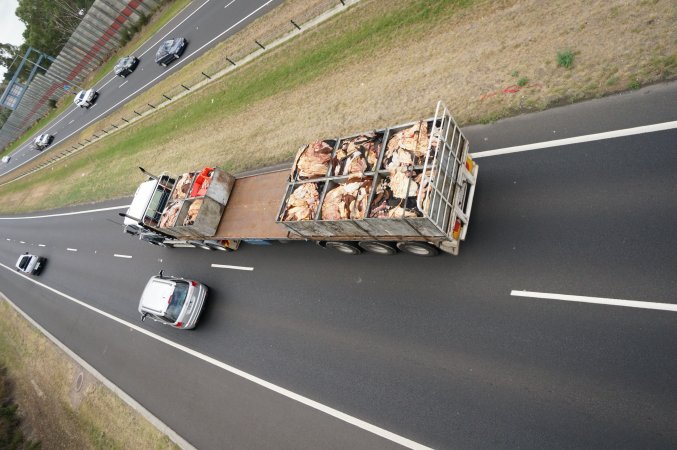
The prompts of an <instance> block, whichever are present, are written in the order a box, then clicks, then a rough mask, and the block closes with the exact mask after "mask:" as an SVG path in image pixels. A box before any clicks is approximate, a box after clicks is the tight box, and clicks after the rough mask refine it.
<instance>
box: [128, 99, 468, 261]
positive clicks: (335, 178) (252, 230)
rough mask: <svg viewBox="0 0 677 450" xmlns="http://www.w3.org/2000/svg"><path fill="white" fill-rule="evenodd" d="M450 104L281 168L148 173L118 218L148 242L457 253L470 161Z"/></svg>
mask: <svg viewBox="0 0 677 450" xmlns="http://www.w3.org/2000/svg"><path fill="white" fill-rule="evenodd" d="M468 150H469V143H468V140H467V139H466V137H465V136H464V134H463V133H462V131H461V129H460V128H459V127H458V125H457V124H456V122H455V121H454V119H453V117H452V116H451V114H450V113H449V110H448V109H447V108H446V106H444V104H443V103H442V102H438V104H437V107H436V110H435V115H434V117H432V118H430V119H427V120H420V121H417V122H410V123H405V124H401V125H396V126H392V127H388V128H383V129H378V130H373V131H369V132H365V133H360V134H356V135H351V136H346V137H341V138H336V139H324V140H320V141H316V142H313V143H311V144H308V145H305V146H303V147H301V148H300V149H299V151H298V153H297V155H296V158H295V159H294V162H293V164H292V167H291V172H290V171H289V170H288V169H284V170H273V171H269V172H265V173H260V174H256V175H249V176H240V177H236V176H233V175H231V174H229V173H227V172H226V171H224V170H223V169H221V168H219V167H204V168H202V169H201V170H198V171H193V172H186V173H183V174H180V175H178V176H174V175H170V174H168V173H162V174H160V175H158V176H155V175H152V174H150V173H148V172H146V171H145V170H144V169H142V168H141V170H142V172H144V173H145V174H146V175H148V176H149V178H148V180H147V181H145V182H143V183H141V185H140V186H139V187H138V189H137V190H136V192H135V194H134V197H133V200H132V203H131V205H130V207H129V208H128V210H127V212H126V213H121V214H120V215H122V216H124V217H125V219H124V230H125V232H126V233H129V234H132V235H135V236H138V238H139V239H141V240H143V241H146V242H148V243H150V244H153V245H158V246H164V247H172V248H178V247H199V248H203V249H206V250H221V251H233V250H237V248H238V247H239V245H240V243H242V242H245V243H252V244H267V243H271V242H274V241H282V242H285V241H299V240H303V241H311V242H315V243H317V244H318V245H320V246H322V247H325V248H332V249H335V250H338V251H340V252H342V253H345V254H359V253H361V252H362V251H367V252H371V253H377V254H395V253H397V252H398V250H399V251H401V252H405V253H410V254H414V255H420V256H432V255H436V254H437V253H438V251H439V250H441V251H443V252H446V253H450V254H453V255H457V254H458V252H459V246H460V242H461V241H463V240H465V238H466V234H467V232H468V225H469V220H470V213H471V210H472V203H473V198H474V194H475V187H476V183H477V173H478V170H479V167H478V165H477V164H475V163H474V161H473V160H472V158H471V157H470V155H469V153H468Z"/></svg>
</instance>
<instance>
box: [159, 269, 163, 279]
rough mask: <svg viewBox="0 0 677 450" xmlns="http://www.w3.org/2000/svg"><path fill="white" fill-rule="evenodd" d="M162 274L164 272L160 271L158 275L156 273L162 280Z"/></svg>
mask: <svg viewBox="0 0 677 450" xmlns="http://www.w3.org/2000/svg"><path fill="white" fill-rule="evenodd" d="M162 272H164V270H162V269H161V270H160V273H158V276H159V277H160V278H162Z"/></svg>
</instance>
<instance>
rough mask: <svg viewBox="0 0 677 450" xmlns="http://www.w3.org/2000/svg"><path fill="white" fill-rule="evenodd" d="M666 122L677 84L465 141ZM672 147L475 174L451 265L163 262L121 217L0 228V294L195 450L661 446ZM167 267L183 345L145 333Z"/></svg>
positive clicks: (603, 145) (673, 242)
mask: <svg viewBox="0 0 677 450" xmlns="http://www.w3.org/2000/svg"><path fill="white" fill-rule="evenodd" d="M675 104H677V83H672V84H669V85H657V86H652V87H648V88H645V89H643V90H641V91H638V92H634V93H631V94H626V95H622V96H615V97H610V98H607V99H601V100H595V101H593V102H587V103H581V104H577V105H571V106H567V107H562V108H556V109H553V110H550V111H546V112H543V113H537V114H530V115H525V116H520V117H518V118H515V119H510V120H506V121H501V122H499V123H497V124H493V125H486V126H477V127H469V128H467V129H466V130H464V132H465V133H466V134H467V136H468V138H469V140H470V142H471V145H472V149H473V150H472V151H473V152H475V153H476V154H478V155H479V154H481V152H483V151H487V150H492V149H497V148H501V147H510V146H516V145H523V144H530V143H535V142H544V141H549V140H552V139H560V138H568V137H577V136H581V135H587V134H591V133H600V132H604V131H611V130H618V129H622V128H629V127H637V126H643V125H651V124H658V123H665V122H671V121H675V120H677V117H676V116H677V114H676V111H675V109H674V105H675ZM412 119H415V118H412ZM384 125H385V124H384ZM355 131H359V130H355ZM675 142H677V131H676V130H675V129H674V126H673V127H672V129H667V130H665V131H656V132H650V133H641V134H635V135H632V136H625V137H615V138H608V139H602V140H596V141H592V142H584V140H582V142H576V143H572V144H569V145H564V146H556V147H552V148H542V149H535V150H531V151H524V152H517V153H508V154H503V155H499V156H485V157H482V158H479V159H478V160H477V162H478V163H479V164H480V174H479V179H478V188H477V193H476V198H475V205H474V207H473V214H472V218H471V221H470V230H469V233H468V241H467V242H465V243H464V244H463V245H462V246H461V252H460V255H459V256H458V257H453V256H449V255H444V256H438V257H434V258H416V257H413V256H410V255H404V254H399V255H396V256H392V257H384V256H377V255H371V254H364V255H361V256H359V257H351V256H346V255H341V254H338V253H332V252H330V251H325V250H323V249H321V248H319V247H316V246H314V245H312V244H310V243H303V242H299V243H291V244H276V245H272V246H267V247H259V246H251V245H249V246H247V245H243V246H242V247H241V248H240V250H238V251H237V252H235V253H229V254H224V253H220V252H206V251H204V250H200V249H165V248H157V247H153V246H150V245H147V244H143V243H140V242H139V241H138V240H135V239H134V238H132V237H130V236H128V235H125V234H124V233H123V232H122V227H121V224H120V223H121V218H120V217H119V216H118V215H117V212H118V211H120V209H110V210H106V211H100V212H94V213H88V214H81V215H64V216H55V217H49V218H41V219H17V218H12V219H9V218H2V219H1V220H0V264H1V266H0V291H2V292H3V293H4V294H5V295H7V296H8V297H9V298H10V299H11V300H12V301H13V302H15V303H16V304H17V305H18V306H19V307H20V308H21V309H22V310H24V311H25V312H26V313H28V314H29V315H30V316H31V317H32V318H34V319H35V320H36V321H37V322H38V323H40V324H41V325H42V326H43V327H45V328H46V329H47V330H48V331H49V332H51V333H52V334H53V335H55V336H56V337H57V338H58V339H59V340H61V341H62V342H63V343H64V344H65V345H67V346H68V347H69V348H71V349H72V350H73V351H74V352H75V353H77V354H78V355H80V356H81V357H83V358H84V359H85V360H86V361H88V362H89V363H90V364H91V365H93V366H94V367H95V368H96V369H97V370H98V371H99V372H101V373H102V374H104V375H105V376H106V377H108V378H109V379H110V380H111V381H113V382H114V383H115V384H117V385H118V386H119V387H120V388H122V389H123V390H124V391H126V392H127V393H128V394H130V395H131V396H132V397H133V398H135V399H136V400H137V401H139V402H140V403H141V404H143V405H144V406H145V407H146V408H147V409H148V410H150V411H151V412H152V413H153V414H155V415H156V416H157V417H158V418H159V419H160V420H162V421H163V422H164V423H166V424H167V425H169V426H170V427H171V428H172V429H174V430H175V431H176V432H177V433H178V434H180V435H181V436H182V437H184V438H185V439H186V440H188V441H189V442H190V443H191V444H192V445H194V446H195V447H197V448H200V449H219V448H272V447H274V448H396V447H398V446H400V445H405V446H409V447H417V446H419V445H420V446H427V447H432V448H463V449H468V448H517V447H526V448H558V449H561V448H671V447H674V443H675V442H677V389H675V375H674V374H675V373H677V358H675V355H676V354H677V340H675V339H674V330H675V326H676V325H677V312H676V311H674V310H670V309H669V308H670V307H674V305H675V304H677V297H676V296H675V292H676V291H677V279H676V278H675V273H677V258H675V252H676V251H677V239H675V234H674V232H673V229H674V225H675V224H676V223H677V201H675V198H676V196H677V183H676V178H675V173H677V152H675ZM280 195H282V191H281V192H280ZM127 203H128V202H125V201H114V202H105V203H102V204H100V205H96V206H94V208H107V207H115V206H120V205H125V204H127ZM92 208H93V207H92V206H91V205H90V206H88V207H87V208H84V207H80V208H65V209H63V210H60V211H56V212H51V213H63V212H73V211H78V210H84V209H92ZM24 251H31V252H33V253H37V254H40V255H43V256H46V257H48V258H49V262H48V264H47V266H46V269H45V272H44V273H43V275H42V276H40V277H37V278H36V277H31V278H28V277H25V276H22V275H19V274H18V273H17V272H15V271H14V270H12V267H13V265H14V262H15V261H16V259H17V257H18V256H19V254H21V253H22V252H24ZM212 264H220V265H227V266H230V267H229V268H217V267H213V266H212ZM160 269H164V270H165V273H171V274H177V275H181V276H185V277H194V278H196V279H199V280H200V281H203V282H204V283H205V284H207V285H208V286H209V287H210V294H209V296H208V298H207V302H208V303H207V308H206V310H205V312H204V315H203V317H202V318H201V320H200V323H199V324H198V327H197V328H196V329H195V330H193V331H179V330H174V329H168V327H163V326H161V325H158V324H156V323H153V322H151V321H146V322H143V323H141V322H140V320H139V315H138V312H137V311H136V308H137V304H138V298H139V296H140V293H141V290H142V289H143V286H144V284H145V282H146V281H147V279H148V277H150V276H151V275H153V274H155V273H157V272H158V271H159V270H160ZM36 282H37V283H42V284H44V285H38V284H36ZM50 288H51V289H52V290H50ZM55 291H58V292H55ZM521 291H528V292H534V293H549V294H560V295H573V296H586V297H598V298H604V299H611V300H635V301H640V302H647V303H646V305H647V306H648V305H649V302H655V303H659V304H660V305H662V306H661V309H653V310H652V309H646V308H642V307H640V308H636V307H623V306H615V305H602V304H589V303H581V302H578V301H559V300H554V299H552V298H544V296H541V297H540V298H526V297H522V296H519V293H520V292H521ZM60 293H61V294H60ZM513 294H517V295H513ZM66 296H68V297H70V298H68V297H66ZM74 300H77V301H80V302H83V303H84V304H86V305H89V306H90V308H86V307H84V306H83V305H82V304H80V303H77V302H76V301H74ZM660 305H659V306H660ZM102 313H105V314H109V315H110V316H106V315H104V314H102ZM135 327H139V328H135ZM141 331H145V332H146V333H149V334H146V333H143V332H141ZM158 337H159V338H158ZM161 339H166V341H163V340H161ZM238 371H243V372H238ZM260 381H264V383H262V382H260ZM266 383H270V384H266ZM294 396H300V397H298V398H296V397H294ZM313 402H318V403H317V404H316V403H313ZM337 412H338V413H341V414H344V415H345V416H341V414H337ZM388 433H391V434H388Z"/></svg>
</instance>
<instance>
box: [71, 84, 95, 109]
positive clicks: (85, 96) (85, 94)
mask: <svg viewBox="0 0 677 450" xmlns="http://www.w3.org/2000/svg"><path fill="white" fill-rule="evenodd" d="M98 97H99V93H98V92H96V91H95V90H94V89H87V90H86V91H80V92H78V95H76V96H75V99H74V100H73V103H75V104H76V105H78V106H79V107H80V108H89V107H90V106H92V105H93V104H94V103H95V102H96V99H97V98H98Z"/></svg>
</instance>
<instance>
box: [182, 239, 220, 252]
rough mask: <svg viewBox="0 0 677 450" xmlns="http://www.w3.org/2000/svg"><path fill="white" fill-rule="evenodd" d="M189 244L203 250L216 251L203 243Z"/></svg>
mask: <svg viewBox="0 0 677 450" xmlns="http://www.w3.org/2000/svg"><path fill="white" fill-rule="evenodd" d="M188 243H189V244H192V245H194V246H195V247H197V248H201V249H202V250H209V251H212V250H214V249H213V248H212V247H210V246H209V245H207V244H205V243H204V242H202V241H188Z"/></svg>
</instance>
